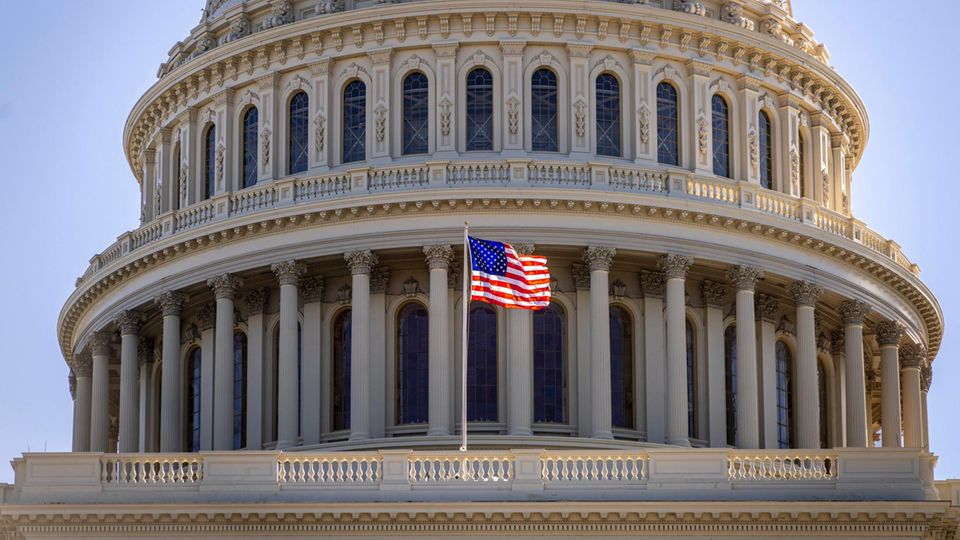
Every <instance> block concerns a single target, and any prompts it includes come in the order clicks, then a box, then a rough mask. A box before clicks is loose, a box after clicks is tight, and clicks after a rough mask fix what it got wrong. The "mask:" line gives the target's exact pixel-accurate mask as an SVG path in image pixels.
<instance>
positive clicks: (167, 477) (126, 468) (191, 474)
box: [100, 454, 203, 486]
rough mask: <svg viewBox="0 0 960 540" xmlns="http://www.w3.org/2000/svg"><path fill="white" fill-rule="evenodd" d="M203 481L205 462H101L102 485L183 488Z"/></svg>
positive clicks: (119, 458)
mask: <svg viewBox="0 0 960 540" xmlns="http://www.w3.org/2000/svg"><path fill="white" fill-rule="evenodd" d="M202 480H203V458H202V457H200V456H198V455H197V454H183V455H169V454H167V455H155V454H136V455H129V456H124V455H116V456H104V457H103V458H102V459H101V461H100V481H101V482H103V483H104V484H130V485H151V486H154V485H184V484H199V483H200V482H201V481H202Z"/></svg>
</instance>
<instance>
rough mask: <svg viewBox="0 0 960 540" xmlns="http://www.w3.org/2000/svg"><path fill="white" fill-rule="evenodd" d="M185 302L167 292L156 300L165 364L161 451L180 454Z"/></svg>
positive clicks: (176, 294) (181, 297)
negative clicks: (182, 312)
mask: <svg viewBox="0 0 960 540" xmlns="http://www.w3.org/2000/svg"><path fill="white" fill-rule="evenodd" d="M185 300H186V297H184V296H183V295H182V294H179V293H175V292H170V291H167V292H165V293H163V294H161V295H160V296H159V297H157V299H156V300H155V302H156V304H157V305H158V306H160V309H161V311H162V313H163V360H162V362H163V364H162V366H161V370H162V374H161V378H160V383H161V388H160V451H161V452H180V451H181V450H183V443H182V437H183V433H182V431H183V430H182V423H181V422H182V417H181V415H180V409H181V403H180V396H181V385H182V384H183V377H182V366H181V365H180V312H181V311H182V309H183V302H184V301H185Z"/></svg>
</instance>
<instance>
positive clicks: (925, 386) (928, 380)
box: [920, 351, 933, 452]
mask: <svg viewBox="0 0 960 540" xmlns="http://www.w3.org/2000/svg"><path fill="white" fill-rule="evenodd" d="M924 355H926V351H924ZM931 384H933V366H931V365H930V363H929V362H924V364H923V366H922V367H921V368H920V417H921V418H922V419H923V421H922V422H921V431H922V432H923V437H922V438H923V449H924V450H925V451H927V452H929V451H930V418H929V416H928V411H929V409H928V408H927V395H928V394H929V393H930V385H931Z"/></svg>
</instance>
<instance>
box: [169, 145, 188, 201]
mask: <svg viewBox="0 0 960 540" xmlns="http://www.w3.org/2000/svg"><path fill="white" fill-rule="evenodd" d="M181 159H182V158H181V154H180V143H179V142H178V143H177V144H176V145H174V147H173V171H174V172H175V173H176V175H177V176H176V178H174V180H173V200H172V201H170V207H171V208H173V209H174V210H180V200H181V199H183V195H184V193H183V189H184V188H186V186H181V185H180V177H181V176H182V175H183V162H182V161H181Z"/></svg>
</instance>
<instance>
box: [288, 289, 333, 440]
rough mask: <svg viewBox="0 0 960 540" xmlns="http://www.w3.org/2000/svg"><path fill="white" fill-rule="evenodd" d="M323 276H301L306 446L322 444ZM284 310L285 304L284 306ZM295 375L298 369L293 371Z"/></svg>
mask: <svg viewBox="0 0 960 540" xmlns="http://www.w3.org/2000/svg"><path fill="white" fill-rule="evenodd" d="M324 288H325V282H324V279H323V276H311V277H308V278H302V279H300V283H299V289H298V292H299V294H300V298H301V299H303V332H302V333H301V335H300V347H301V359H300V381H299V384H300V438H301V439H302V440H303V444H304V445H313V444H319V443H320V432H321V427H320V409H321V403H322V400H323V399H324V395H323V389H324V388H325V387H324V386H323V385H322V384H321V380H322V377H321V375H322V367H321V359H320V356H321V350H322V347H323V344H322V343H321V338H320V336H321V335H323V303H322V302H323V292H324ZM281 310H282V307H281ZM294 376H296V372H294Z"/></svg>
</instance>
